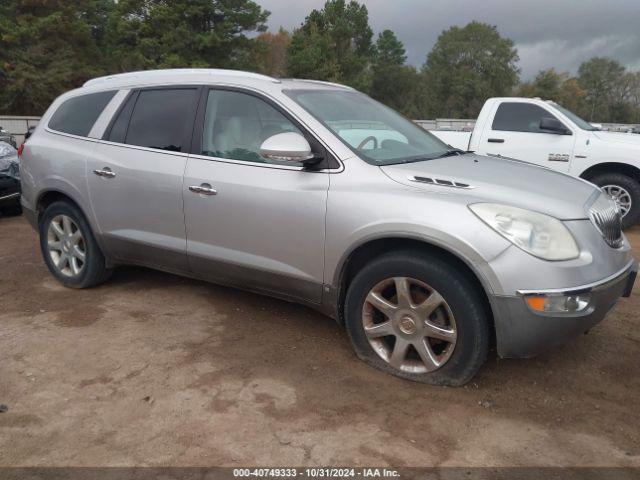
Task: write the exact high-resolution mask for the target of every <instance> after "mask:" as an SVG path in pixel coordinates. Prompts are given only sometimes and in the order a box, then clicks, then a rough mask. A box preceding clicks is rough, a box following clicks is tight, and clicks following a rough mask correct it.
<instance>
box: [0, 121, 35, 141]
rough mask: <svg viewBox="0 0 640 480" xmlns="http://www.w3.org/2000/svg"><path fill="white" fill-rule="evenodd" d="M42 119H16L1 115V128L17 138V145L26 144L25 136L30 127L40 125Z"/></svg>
mask: <svg viewBox="0 0 640 480" xmlns="http://www.w3.org/2000/svg"><path fill="white" fill-rule="evenodd" d="M39 121H40V117H16V116H12V115H0V127H2V128H3V129H5V130H6V131H8V132H9V133H11V134H12V135H13V136H14V137H16V144H17V145H20V144H21V143H22V142H24V134H25V133H27V130H28V129H29V127H33V126H35V125H37V124H38V122H39Z"/></svg>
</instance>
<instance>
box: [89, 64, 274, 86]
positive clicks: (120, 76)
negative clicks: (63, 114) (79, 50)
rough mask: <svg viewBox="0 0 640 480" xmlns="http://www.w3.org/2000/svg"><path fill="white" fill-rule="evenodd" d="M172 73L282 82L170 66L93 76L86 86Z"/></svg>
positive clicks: (241, 73) (250, 74)
mask: <svg viewBox="0 0 640 480" xmlns="http://www.w3.org/2000/svg"><path fill="white" fill-rule="evenodd" d="M172 75H211V76H223V77H243V78H253V79H256V80H266V81H269V82H274V83H280V80H278V79H276V78H273V77H269V76H267V75H262V74H260V73H253V72H245V71H242V70H225V69H219V68H168V69H163V70H141V71H137V72H127V73H117V74H114V75H106V76H104V77H98V78H93V79H91V80H87V81H86V82H85V83H84V85H83V86H84V87H89V86H92V85H100V84H104V83H110V82H114V83H116V82H118V81H127V80H130V81H136V80H137V81H146V80H153V79H160V78H163V77H168V76H172Z"/></svg>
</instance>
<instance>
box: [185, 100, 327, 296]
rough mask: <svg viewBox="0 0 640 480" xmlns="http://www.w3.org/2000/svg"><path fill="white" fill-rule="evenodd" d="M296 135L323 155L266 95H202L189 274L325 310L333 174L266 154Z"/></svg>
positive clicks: (190, 180)
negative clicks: (277, 139)
mask: <svg viewBox="0 0 640 480" xmlns="http://www.w3.org/2000/svg"><path fill="white" fill-rule="evenodd" d="M290 131H298V132H300V133H302V134H303V135H305V136H306V137H307V140H309V141H310V143H311V145H312V149H313V150H314V151H315V152H318V149H321V148H322V147H321V146H320V145H318V144H317V143H314V139H313V138H312V137H311V136H310V135H308V134H305V132H304V130H303V128H302V127H300V126H299V125H298V124H296V123H295V121H294V120H293V119H292V118H291V117H288V116H287V115H285V114H284V112H283V111H282V110H280V109H279V108H278V107H277V106H276V105H275V104H273V103H272V102H271V101H267V100H266V99H265V98H263V97H261V96H259V95H258V94H255V93H252V92H247V91H241V90H233V89H210V90H208V91H206V92H203V97H202V100H201V103H200V108H199V110H198V119H197V121H196V127H195V132H196V133H195V134H194V144H193V146H192V151H193V152H194V154H193V155H192V156H190V157H189V160H188V163H187V169H186V172H185V178H184V211H185V220H186V227H187V253H188V257H189V265H190V267H191V269H192V270H193V271H194V272H197V273H198V274H199V275H201V276H203V277H205V278H208V279H211V280H214V281H217V282H220V283H224V284H229V285H235V286H239V287H242V288H246V289H250V290H257V291H265V292H269V293H272V294H277V295H280V296H285V297H292V298H296V299H303V300H306V301H310V302H319V301H320V297H321V295H322V281H323V270H324V235H325V214H326V203H327V192H328V188H329V176H330V175H329V174H328V173H327V172H318V171H316V172H312V171H305V170H304V169H303V168H302V165H300V164H292V163H291V162H273V161H269V160H267V159H265V158H263V157H261V156H260V154H259V147H260V144H261V143H262V142H263V141H264V140H265V139H266V138H268V137H270V136H272V135H275V134H277V133H283V132H290ZM316 142H317V141H316ZM318 153H319V152H318ZM201 188H204V189H206V190H205V191H204V192H205V193H200V192H202V190H199V189H201ZM194 190H195V191H194Z"/></svg>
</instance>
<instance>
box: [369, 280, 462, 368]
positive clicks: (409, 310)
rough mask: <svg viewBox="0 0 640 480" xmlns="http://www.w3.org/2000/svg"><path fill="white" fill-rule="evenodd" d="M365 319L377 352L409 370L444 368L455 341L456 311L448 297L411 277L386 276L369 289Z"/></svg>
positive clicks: (391, 362)
mask: <svg viewBox="0 0 640 480" xmlns="http://www.w3.org/2000/svg"><path fill="white" fill-rule="evenodd" d="M362 325H363V327H364V332H365V335H366V337H367V340H368V341H369V344H370V345H371V347H372V348H373V349H374V351H375V352H376V353H377V354H378V356H380V357H381V358H382V359H383V360H384V361H385V362H387V363H388V364H390V365H391V366H392V367H394V368H396V369H398V370H400V371H403V372H407V373H426V372H432V371H434V370H437V369H439V368H441V367H442V366H443V365H444V364H445V363H446V362H447V361H448V360H449V359H450V358H451V355H452V354H453V350H454V348H455V345H456V341H457V328H456V322H455V317H454V315H453V313H452V311H451V308H450V307H449V305H448V303H447V302H446V300H445V299H444V298H443V297H442V295H440V293H438V292H437V291H436V290H435V289H434V288H432V287H430V286H429V285H427V284H426V283H424V282H422V281H420V280H417V279H414V278H409V277H393V278H388V279H386V280H383V281H381V282H380V283H378V284H377V285H375V286H374V287H373V288H372V289H371V290H370V291H369V293H368V294H367V296H366V298H365V301H364V305H363V308H362Z"/></svg>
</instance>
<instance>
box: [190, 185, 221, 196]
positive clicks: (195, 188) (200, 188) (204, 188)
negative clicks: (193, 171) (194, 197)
mask: <svg viewBox="0 0 640 480" xmlns="http://www.w3.org/2000/svg"><path fill="white" fill-rule="evenodd" d="M189 190H191V191H192V192H194V193H200V194H202V195H217V194H218V191H217V190H216V189H215V188H211V185H209V184H208V183H203V184H202V185H191V186H190V187H189Z"/></svg>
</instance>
